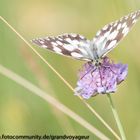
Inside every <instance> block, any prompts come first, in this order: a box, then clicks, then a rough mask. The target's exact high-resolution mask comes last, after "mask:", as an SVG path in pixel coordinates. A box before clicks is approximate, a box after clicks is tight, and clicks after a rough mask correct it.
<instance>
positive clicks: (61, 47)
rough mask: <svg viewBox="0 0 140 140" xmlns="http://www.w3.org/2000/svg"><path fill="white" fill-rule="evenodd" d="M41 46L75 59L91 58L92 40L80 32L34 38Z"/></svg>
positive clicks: (35, 42) (34, 41)
mask: <svg viewBox="0 0 140 140" xmlns="http://www.w3.org/2000/svg"><path fill="white" fill-rule="evenodd" d="M32 42H33V43H34V44H36V45H38V46H39V47H42V48H46V49H48V50H51V51H53V52H55V53H58V54H61V55H66V56H70V57H73V58H75V59H83V60H91V59H92V58H91V56H90V55H89V53H88V52H89V51H91V50H89V51H88V49H90V47H89V46H90V41H89V40H87V39H86V38H85V37H84V36H82V35H79V34H74V33H71V34H62V35H59V36H57V37H44V38H38V39H34V40H32Z"/></svg>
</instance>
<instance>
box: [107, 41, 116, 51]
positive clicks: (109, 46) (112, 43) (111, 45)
mask: <svg viewBox="0 0 140 140" xmlns="http://www.w3.org/2000/svg"><path fill="white" fill-rule="evenodd" d="M116 43H117V40H113V41H111V43H110V44H109V45H108V47H107V48H108V49H110V48H112V47H113V46H114V45H115V44H116Z"/></svg>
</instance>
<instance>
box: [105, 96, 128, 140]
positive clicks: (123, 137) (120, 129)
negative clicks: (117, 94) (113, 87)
mask: <svg viewBox="0 0 140 140" xmlns="http://www.w3.org/2000/svg"><path fill="white" fill-rule="evenodd" d="M107 97H108V99H109V102H110V106H111V109H112V112H113V115H114V118H115V121H116V124H117V126H118V129H119V131H120V135H121V138H122V140H126V136H125V133H124V130H123V127H122V124H121V121H120V119H119V115H118V113H117V110H116V108H115V106H114V103H113V100H112V98H111V95H110V94H107Z"/></svg>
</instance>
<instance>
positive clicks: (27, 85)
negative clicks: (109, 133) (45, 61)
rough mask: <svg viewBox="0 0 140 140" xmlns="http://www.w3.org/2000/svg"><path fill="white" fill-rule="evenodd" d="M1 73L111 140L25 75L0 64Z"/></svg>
mask: <svg viewBox="0 0 140 140" xmlns="http://www.w3.org/2000/svg"><path fill="white" fill-rule="evenodd" d="M0 73H1V74H2V75H4V76H6V77H8V78H9V79H11V80H13V81H15V82H16V83H17V84H19V85H21V86H22V87H24V88H26V89H27V90H29V91H31V92H32V93H34V94H35V95H37V96H39V97H41V98H42V99H44V100H45V101H47V102H48V103H49V104H51V105H53V106H54V107H56V108H57V109H59V110H60V111H62V112H63V113H65V114H66V115H68V116H69V117H70V118H72V119H73V120H75V121H76V122H77V123H79V124H81V125H82V126H83V127H85V128H86V129H87V130H89V131H90V132H91V133H93V134H94V135H96V136H97V137H98V138H100V139H101V140H109V138H108V137H106V136H105V135H104V134H103V133H101V132H100V131H99V130H98V129H96V128H95V127H93V126H92V125H91V124H90V123H88V122H87V121H86V120H84V119H83V118H82V117H80V116H79V115H77V114H76V113H75V112H73V111H72V110H70V109H69V108H68V107H66V106H65V105H63V104H62V103H60V102H59V101H58V100H57V99H55V98H54V97H52V96H50V95H49V94H47V93H46V92H44V91H43V90H41V89H40V88H38V87H37V86H35V85H34V84H32V83H31V82H29V81H27V80H26V79H24V78H23V77H21V76H19V75H17V74H16V73H14V72H12V71H11V70H9V69H7V68H5V67H4V66H2V65H0Z"/></svg>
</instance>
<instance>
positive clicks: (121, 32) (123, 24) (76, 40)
mask: <svg viewBox="0 0 140 140" xmlns="http://www.w3.org/2000/svg"><path fill="white" fill-rule="evenodd" d="M139 17H140V10H138V11H135V12H132V13H130V14H129V15H126V16H124V17H122V18H120V19H119V20H117V21H115V22H111V23H109V24H107V25H105V26H104V27H103V28H102V29H101V30H99V31H98V32H97V34H96V36H95V37H94V38H93V39H92V40H88V39H86V38H85V37H84V36H82V35H79V34H75V33H70V34H68V33H66V34H62V35H59V36H57V37H44V38H37V39H33V40H32V42H33V43H34V44H36V45H38V46H39V47H42V48H46V49H48V50H51V51H53V52H55V53H58V54H61V55H66V56H70V57H72V58H75V59H80V60H88V61H95V63H98V62H99V59H100V58H103V57H104V56H105V55H106V54H107V53H108V52H110V51H111V50H112V49H113V48H114V47H116V45H117V44H118V43H119V41H120V40H121V39H123V38H124V37H125V36H126V35H127V33H128V32H129V31H130V29H131V28H132V26H133V25H134V24H135V23H136V21H137V20H138V18H139Z"/></svg>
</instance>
